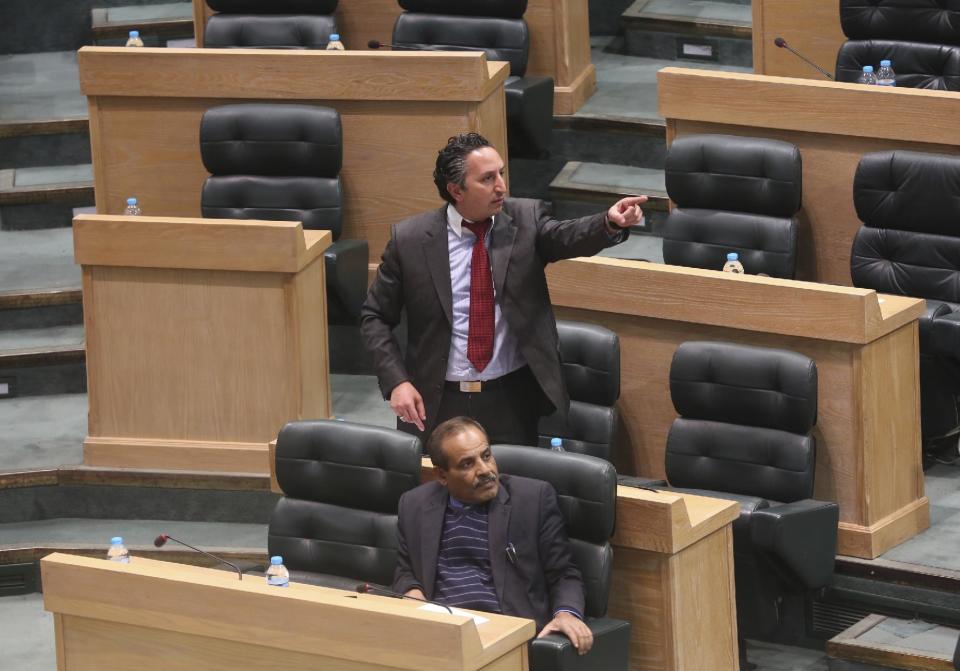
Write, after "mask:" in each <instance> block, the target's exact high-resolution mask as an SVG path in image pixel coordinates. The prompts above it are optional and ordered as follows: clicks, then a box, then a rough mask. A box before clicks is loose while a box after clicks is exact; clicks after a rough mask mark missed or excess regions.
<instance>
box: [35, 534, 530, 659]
mask: <svg viewBox="0 0 960 671" xmlns="http://www.w3.org/2000/svg"><path fill="white" fill-rule="evenodd" d="M40 568H41V573H42V575H43V602H44V607H45V608H46V610H48V611H51V612H52V613H53V621H54V631H55V635H56V648H57V668H58V669H70V670H71V671H88V670H89V671H100V670H102V669H108V668H135V669H138V670H139V671H167V670H168V669H189V668H197V669H207V670H210V671H234V670H235V669H250V670H261V669H262V670H263V671H267V670H269V671H273V670H274V669H337V670H344V671H345V670H347V669H349V670H350V671H361V670H366V669H369V670H371V671H372V670H374V669H378V670H380V669H382V670H384V671H386V670H387V669H409V670H410V671H420V670H421V669H438V670H439V671H474V670H480V669H486V670H488V671H526V669H527V646H526V642H527V641H528V640H529V639H530V638H532V637H533V635H534V633H535V627H534V623H533V621H532V620H524V619H521V618H516V617H506V616H503V615H495V614H492V613H481V615H483V617H485V618H487V619H488V621H487V622H484V623H482V624H480V625H477V624H475V623H474V621H473V619H472V618H471V617H469V616H466V615H450V614H448V613H431V612H426V611H423V610H420V609H419V605H418V604H416V603H414V602H412V601H404V600H400V599H392V598H389V597H380V596H374V595H368V594H359V595H358V594H357V593H356V592H345V591H342V590H336V589H329V588H326V587H317V586H314V585H301V584H295V583H291V584H290V586H289V587H287V588H279V587H271V586H269V585H267V584H266V582H265V581H264V579H263V578H256V577H253V576H248V577H247V578H245V579H244V580H237V576H236V574H234V573H231V572H227V571H219V570H215V569H207V568H200V567H196V566H187V565H184V564H174V563H171V562H163V561H155V560H151V559H145V558H143V557H136V556H135V557H133V558H132V560H131V562H130V563H129V564H118V563H115V562H108V561H107V560H105V559H90V558H86V557H75V556H71V555H64V554H59V553H55V554H51V555H48V556H47V557H44V559H43V560H41V565H40Z"/></svg>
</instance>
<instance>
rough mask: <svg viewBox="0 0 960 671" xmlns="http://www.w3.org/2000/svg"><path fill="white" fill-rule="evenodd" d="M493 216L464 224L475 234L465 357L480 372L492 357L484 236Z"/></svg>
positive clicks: (489, 281)
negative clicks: (468, 327)
mask: <svg viewBox="0 0 960 671" xmlns="http://www.w3.org/2000/svg"><path fill="white" fill-rule="evenodd" d="M491 224H493V219H486V220H484V221H478V222H476V223H470V222H468V221H464V222H463V226H464V228H466V229H469V230H470V232H471V233H473V234H474V235H475V236H477V239H476V241H475V242H474V243H473V256H472V257H471V259H470V330H469V332H468V333H467V359H469V360H470V363H472V364H473V367H474V368H476V369H477V370H478V371H482V370H483V369H484V368H486V367H487V364H488V363H490V359H492V358H493V276H492V275H491V274H490V259H489V257H488V256H487V247H486V245H484V244H483V239H484V238H485V237H486V235H487V231H488V230H490V226H491Z"/></svg>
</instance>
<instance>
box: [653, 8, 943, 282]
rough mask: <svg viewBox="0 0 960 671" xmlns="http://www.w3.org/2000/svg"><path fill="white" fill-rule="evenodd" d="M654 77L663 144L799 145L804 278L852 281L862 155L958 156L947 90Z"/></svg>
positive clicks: (669, 74) (670, 71)
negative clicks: (712, 140) (718, 136)
mask: <svg viewBox="0 0 960 671" xmlns="http://www.w3.org/2000/svg"><path fill="white" fill-rule="evenodd" d="M798 4H799V3H798ZM834 4H835V3H834ZM657 83H658V86H657V88H658V92H659V100H660V114H661V115H662V116H663V117H664V118H665V119H666V124H667V142H668V143H670V142H673V140H674V139H676V138H677V137H682V136H684V135H692V134H697V133H726V134H730V135H745V136H750V137H765V138H772V139H777V140H785V141H787V142H792V143H793V144H795V145H797V147H799V148H800V154H801V157H802V159H803V203H802V205H803V209H802V212H801V219H800V248H799V253H798V256H797V278H798V279H802V280H811V281H816V282H829V283H830V284H845V285H849V284H850V283H851V280H850V249H851V247H852V245H853V238H854V236H855V235H856V232H857V230H858V229H859V228H860V225H861V224H860V220H859V218H858V217H857V214H856V211H855V210H854V207H853V176H854V173H855V172H856V169H857V164H858V163H859V161H860V158H861V157H862V156H863V155H864V154H867V153H870V152H874V151H883V150H891V149H910V150H914V151H926V152H939V153H945V154H958V153H960V134H958V133H957V132H956V120H957V119H960V95H958V94H957V93H955V92H948V91H927V90H922V89H905V88H888V87H878V86H870V87H868V86H861V85H859V84H838V83H835V82H828V81H816V80H812V79H792V78H784V77H767V76H761V75H752V74H742V73H733V72H712V71H707V70H691V69H684V68H664V69H663V70H661V71H660V72H659V73H658V75H657Z"/></svg>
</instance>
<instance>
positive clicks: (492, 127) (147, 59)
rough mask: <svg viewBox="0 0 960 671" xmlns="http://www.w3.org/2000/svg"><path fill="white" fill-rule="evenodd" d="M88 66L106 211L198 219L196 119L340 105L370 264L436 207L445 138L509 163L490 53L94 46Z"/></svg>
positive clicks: (500, 68) (347, 233) (353, 205)
mask: <svg viewBox="0 0 960 671" xmlns="http://www.w3.org/2000/svg"><path fill="white" fill-rule="evenodd" d="M79 64H80V82H81V89H82V91H83V93H84V94H85V95H86V96H87V98H88V101H89V107H90V142H91V150H92V155H93V171H94V186H95V189H96V203H97V212H98V213H100V214H120V213H122V212H123V209H124V207H125V206H126V199H127V197H129V196H136V197H137V199H138V201H139V204H140V207H141V209H142V210H143V212H144V213H145V214H149V215H154V214H161V215H169V216H175V217H198V216H200V190H201V188H202V186H203V182H204V180H205V179H206V178H207V176H208V173H207V171H206V170H205V169H204V167H203V163H202V161H201V159H200V119H201V117H202V115H203V112H204V111H205V110H206V109H207V108H209V107H213V106H216V105H222V104H228V103H238V102H291V103H292V102H297V103H315V104H318V105H327V106H330V107H334V108H336V109H337V110H339V112H340V115H341V120H342V124H343V168H342V169H341V172H340V176H341V179H342V182H343V191H344V203H343V237H344V238H361V239H365V240H367V241H368V242H369V244H370V262H371V264H375V263H376V262H377V261H378V260H379V258H380V255H381V253H382V252H383V249H384V247H386V243H387V240H388V239H389V237H390V228H389V227H390V225H392V224H394V223H396V222H398V221H400V220H401V219H403V218H404V217H406V216H409V215H412V214H415V213H418V212H422V211H424V210H427V209H431V208H435V207H438V204H439V202H440V199H439V196H438V195H437V189H436V186H434V184H433V179H432V175H433V169H434V164H435V162H436V157H437V150H439V149H440V148H441V147H443V146H444V145H445V144H446V141H447V138H449V137H450V136H451V135H455V134H457V133H462V132H465V131H477V132H480V133H483V134H484V135H485V136H486V137H487V138H488V139H489V140H490V142H492V143H493V144H494V145H495V146H496V147H497V148H498V150H499V151H500V152H501V154H503V156H504V159H505V160H506V158H507V155H506V146H507V129H506V117H505V103H504V96H503V81H504V80H505V79H506V77H507V74H508V71H509V68H508V66H507V65H506V64H505V63H493V62H491V63H487V61H486V56H485V55H484V54H482V53H474V52H471V53H422V52H420V53H402V54H400V53H398V54H392V53H377V52H370V51H367V52H346V53H344V52H325V51H275V50H266V51H265V50H255V49H124V48H111V47H84V48H82V49H81V50H80V52H79Z"/></svg>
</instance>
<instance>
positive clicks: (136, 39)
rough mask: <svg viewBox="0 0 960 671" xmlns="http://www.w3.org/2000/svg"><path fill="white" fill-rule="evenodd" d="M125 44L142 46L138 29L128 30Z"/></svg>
mask: <svg viewBox="0 0 960 671" xmlns="http://www.w3.org/2000/svg"><path fill="white" fill-rule="evenodd" d="M127 46H128V47H142V46H143V40H141V39H140V31H139V30H131V31H130V36H129V37H128V38H127Z"/></svg>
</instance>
